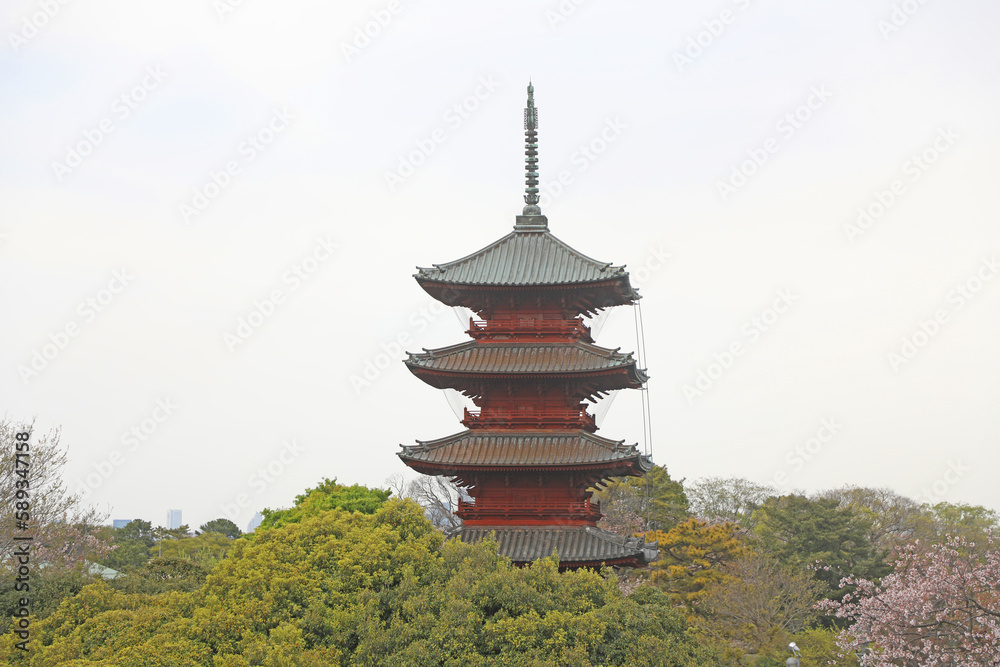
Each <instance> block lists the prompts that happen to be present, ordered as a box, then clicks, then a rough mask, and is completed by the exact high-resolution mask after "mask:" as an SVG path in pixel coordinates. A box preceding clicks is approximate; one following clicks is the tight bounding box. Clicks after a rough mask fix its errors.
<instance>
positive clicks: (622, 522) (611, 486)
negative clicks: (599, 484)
mask: <svg viewBox="0 0 1000 667" xmlns="http://www.w3.org/2000/svg"><path fill="white" fill-rule="evenodd" d="M594 498H595V499H596V500H598V501H600V503H601V511H602V512H603V513H604V515H605V517H606V523H605V524H603V526H605V527H607V528H608V529H609V530H613V531H615V532H618V533H620V534H626V531H628V529H629V528H630V527H631V525H632V524H633V523H634V517H637V516H638V517H642V525H643V528H641V529H639V530H670V529H671V528H672V527H674V526H676V525H677V524H678V523H680V522H681V521H683V520H685V519H687V518H688V511H687V507H688V501H687V497H686V496H685V495H684V486H683V484H682V483H681V482H676V481H674V480H673V479H671V477H670V473H668V472H667V469H666V468H665V467H663V466H653V467H652V468H651V469H650V470H649V472H647V473H646V475H645V476H644V477H613V478H611V479H609V480H608V481H607V482H605V483H604V485H603V488H599V489H597V490H595V492H594ZM633 532H638V530H637V531H633Z"/></svg>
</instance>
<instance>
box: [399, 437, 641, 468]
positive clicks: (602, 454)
mask: <svg viewBox="0 0 1000 667" xmlns="http://www.w3.org/2000/svg"><path fill="white" fill-rule="evenodd" d="M417 442H418V444H417V445H414V446H405V445H404V446H403V451H402V452H400V454H399V456H400V458H402V459H403V460H404V461H405V460H411V461H417V462H421V463H431V464H438V465H452V466H456V467H464V468H471V467H532V466H546V467H549V466H577V465H588V464H601V463H616V462H627V461H629V460H634V461H635V465H636V466H637V468H638V470H637V472H638V471H639V470H641V471H645V470H648V469H649V467H650V466H651V465H652V462H651V461H650V460H649V459H648V458H646V457H645V456H643V454H642V452H640V451H639V449H638V448H637V447H636V445H626V444H624V442H625V441H624V440H618V441H615V440H608V439H607V438H602V437H600V436H598V435H594V434H592V433H588V432H586V431H551V430H548V431H515V432H510V431H499V432H498V431H481V430H475V431H472V430H470V431H463V432H462V433H458V434H455V435H451V436H448V437H446V438H440V439H438V440H429V441H426V442H421V441H417Z"/></svg>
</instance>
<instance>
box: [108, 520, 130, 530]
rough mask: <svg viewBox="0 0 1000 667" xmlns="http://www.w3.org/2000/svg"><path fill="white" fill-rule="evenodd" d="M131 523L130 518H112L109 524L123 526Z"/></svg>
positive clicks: (115, 526)
mask: <svg viewBox="0 0 1000 667" xmlns="http://www.w3.org/2000/svg"><path fill="white" fill-rule="evenodd" d="M130 523H132V519H114V520H112V521H111V525H112V526H113V527H114V528H115V529H118V528H124V527H125V526H127V525H129V524H130Z"/></svg>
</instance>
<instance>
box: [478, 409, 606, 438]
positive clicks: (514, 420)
mask: <svg viewBox="0 0 1000 667" xmlns="http://www.w3.org/2000/svg"><path fill="white" fill-rule="evenodd" d="M483 412H484V411H482V410H477V411H475V412H473V411H470V410H469V409H468V408H466V409H465V418H464V419H462V423H463V424H464V425H465V426H466V427H467V428H497V429H499V428H543V429H544V428H582V429H584V430H586V431H590V432H591V433H593V432H594V431H596V430H597V421H596V420H595V419H594V416H593V415H591V414H588V413H587V411H586V410H574V409H571V408H540V409H534V410H524V411H521V410H500V409H492V410H486V411H485V412H486V414H485V415H484V414H483Z"/></svg>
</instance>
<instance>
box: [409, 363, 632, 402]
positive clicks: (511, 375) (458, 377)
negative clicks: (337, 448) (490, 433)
mask: <svg viewBox="0 0 1000 667" xmlns="http://www.w3.org/2000/svg"><path fill="white" fill-rule="evenodd" d="M403 363H405V364H406V367H407V368H408V369H409V370H410V372H411V373H413V374H414V375H415V376H416V377H418V378H420V379H421V380H423V381H424V382H426V383H427V384H429V385H430V386H432V387H434V388H436V389H457V390H459V391H467V392H468V391H471V392H472V393H474V394H477V395H478V393H479V392H478V391H476V388H475V387H470V382H476V383H483V382H488V383H489V382H503V381H506V380H536V381H538V380H559V381H562V382H565V381H566V380H578V381H580V382H581V383H583V382H586V381H587V380H597V381H598V382H600V381H602V380H603V381H604V382H600V391H612V390H615V389H638V388H640V387H642V385H643V384H644V383H645V382H646V381H647V380H648V379H649V376H648V375H646V373H645V372H643V370H642V369H639V368H636V367H635V364H634V363H632V364H629V365H623V366H618V367H614V368H599V369H593V370H585V371H563V372H552V371H542V372H538V371H534V372H532V371H525V372H511V371H476V370H472V371H457V370H441V369H436V368H426V367H424V366H421V365H420V364H417V363H412V362H410V361H405V362H403ZM621 375H624V376H625V381H624V382H614V383H609V382H607V380H610V379H613V378H614V376H621ZM588 395H589V394H588Z"/></svg>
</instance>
